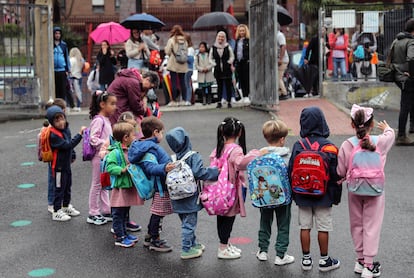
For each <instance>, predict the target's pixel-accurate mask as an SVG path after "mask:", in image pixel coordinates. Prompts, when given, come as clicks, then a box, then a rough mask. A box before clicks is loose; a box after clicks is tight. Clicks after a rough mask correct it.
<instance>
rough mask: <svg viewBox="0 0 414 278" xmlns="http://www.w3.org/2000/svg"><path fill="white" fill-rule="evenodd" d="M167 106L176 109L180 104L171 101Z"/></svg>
mask: <svg viewBox="0 0 414 278" xmlns="http://www.w3.org/2000/svg"><path fill="white" fill-rule="evenodd" d="M167 106H169V107H176V106H178V103H177V102H175V101H170V102H169V103H168V104H167Z"/></svg>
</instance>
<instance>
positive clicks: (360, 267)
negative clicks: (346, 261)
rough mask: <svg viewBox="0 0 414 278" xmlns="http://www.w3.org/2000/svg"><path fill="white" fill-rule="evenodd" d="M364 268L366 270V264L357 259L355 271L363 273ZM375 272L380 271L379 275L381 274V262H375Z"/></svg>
mask: <svg viewBox="0 0 414 278" xmlns="http://www.w3.org/2000/svg"><path fill="white" fill-rule="evenodd" d="M363 270H364V264H363V263H361V262H359V261H356V262H355V267H354V272H355V273H358V274H362V271H363ZM373 273H379V274H378V276H380V274H381V264H380V263H379V262H374V269H373ZM378 276H374V277H378Z"/></svg>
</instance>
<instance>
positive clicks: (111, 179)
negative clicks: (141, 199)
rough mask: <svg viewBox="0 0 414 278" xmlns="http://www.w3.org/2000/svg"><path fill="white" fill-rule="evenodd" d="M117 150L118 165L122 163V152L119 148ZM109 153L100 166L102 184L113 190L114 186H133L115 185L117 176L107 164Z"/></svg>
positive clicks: (104, 187) (106, 188) (105, 187)
mask: <svg viewBox="0 0 414 278" xmlns="http://www.w3.org/2000/svg"><path fill="white" fill-rule="evenodd" d="M115 151H116V159H117V162H118V165H121V164H122V159H121V154H120V152H119V150H118V149H115ZM108 155H109V153H108V154H106V155H105V157H104V158H103V159H102V160H101V164H100V168H101V186H102V188H103V189H105V190H112V189H113V188H131V186H129V185H127V186H125V187H117V186H116V185H115V180H116V176H113V175H111V174H109V173H108V172H107V170H106V166H107V164H108V161H107V160H108Z"/></svg>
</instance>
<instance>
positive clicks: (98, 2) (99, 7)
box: [92, 0, 105, 13]
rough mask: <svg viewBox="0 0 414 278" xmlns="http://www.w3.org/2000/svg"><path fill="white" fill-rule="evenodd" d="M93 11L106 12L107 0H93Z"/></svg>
mask: <svg viewBox="0 0 414 278" xmlns="http://www.w3.org/2000/svg"><path fill="white" fill-rule="evenodd" d="M92 11H93V12H94V13H104V12H105V0H92Z"/></svg>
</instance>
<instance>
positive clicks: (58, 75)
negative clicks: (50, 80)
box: [53, 26, 74, 108]
mask: <svg viewBox="0 0 414 278" xmlns="http://www.w3.org/2000/svg"><path fill="white" fill-rule="evenodd" d="M53 66H54V71H55V97H56V98H61V99H64V100H66V102H67V103H68V104H69V106H70V107H71V108H73V107H74V104H73V98H72V95H71V94H70V90H68V86H67V85H68V76H69V74H70V62H69V55H68V46H67V45H66V42H64V41H63V40H62V28H60V27H59V26H56V27H54V28H53Z"/></svg>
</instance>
